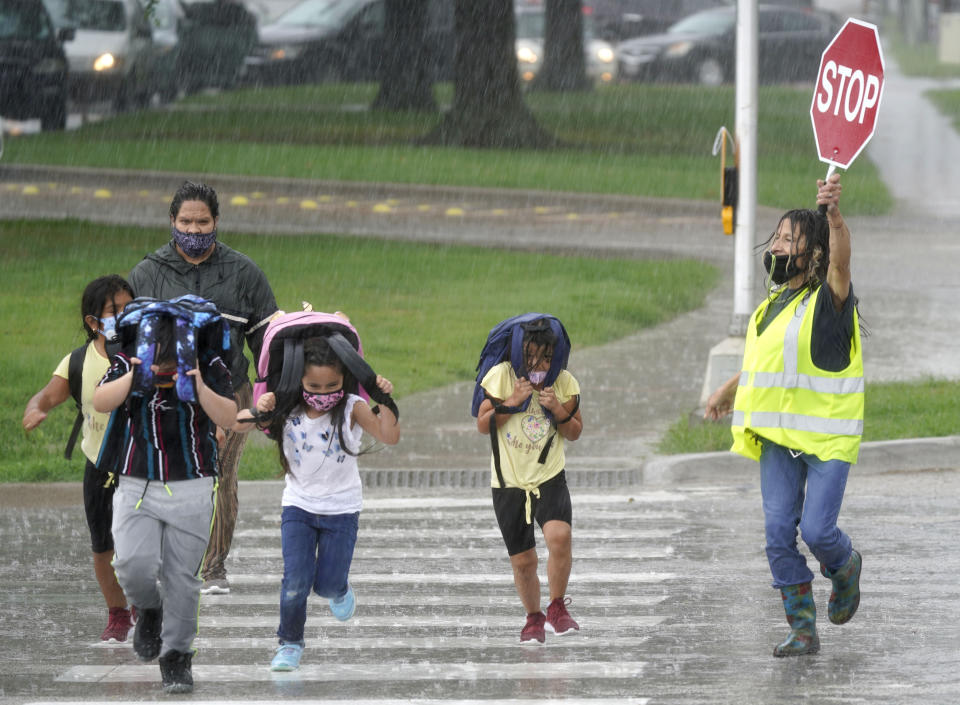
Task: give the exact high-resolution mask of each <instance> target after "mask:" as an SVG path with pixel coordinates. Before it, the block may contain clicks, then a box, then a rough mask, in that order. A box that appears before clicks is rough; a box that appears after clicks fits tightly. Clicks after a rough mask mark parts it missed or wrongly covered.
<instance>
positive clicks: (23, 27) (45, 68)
mask: <svg viewBox="0 0 960 705" xmlns="http://www.w3.org/2000/svg"><path fill="white" fill-rule="evenodd" d="M72 36H73V31H72V30H70V29H61V30H59V31H56V30H54V26H53V23H52V22H51V20H50V15H49V14H48V13H47V10H46V8H45V7H44V6H43V4H42V3H41V1H40V0H0V115H6V116H7V117H9V118H14V119H15V120H26V119H29V118H37V117H38V118H40V126H41V128H42V129H44V130H62V129H63V128H64V127H65V126H66V123H67V66H68V64H67V58H66V55H65V54H64V51H63V46H62V43H63V42H64V41H66V40H68V39H70V38H71V37H72Z"/></svg>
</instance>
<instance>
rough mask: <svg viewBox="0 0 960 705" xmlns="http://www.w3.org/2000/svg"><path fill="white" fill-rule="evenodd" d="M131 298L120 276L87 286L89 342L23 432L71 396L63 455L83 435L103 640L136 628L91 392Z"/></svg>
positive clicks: (61, 369) (101, 422)
mask: <svg viewBox="0 0 960 705" xmlns="http://www.w3.org/2000/svg"><path fill="white" fill-rule="evenodd" d="M132 300H133V290H132V289H131V288H130V285H129V284H128V283H127V282H126V280H124V279H123V278H122V277H120V276H118V275H116V274H111V275H108V276H105V277H98V278H97V279H94V280H93V281H92V282H90V283H89V284H87V286H86V288H85V289H84V290H83V296H82V298H81V300H80V315H81V318H82V320H83V329H84V331H85V332H86V334H87V342H85V343H84V344H83V345H81V346H80V347H78V348H77V349H75V350H74V351H73V352H72V353H70V354H69V355H67V356H66V357H64V358H63V359H62V360H61V361H60V364H59V365H57V369H56V370H54V372H53V377H51V379H50V381H49V382H48V383H47V385H46V386H45V387H44V388H43V389H41V390H40V391H39V392H37V393H36V394H34V395H33V397H32V398H31V399H30V401H29V402H28V403H27V408H26V409H25V410H24V412H23V428H24V430H25V431H27V432H30V431H32V430H33V429H35V428H36V427H37V426H39V425H40V424H41V423H43V421H44V420H45V419H46V418H47V414H48V413H49V412H50V411H51V409H53V408H54V407H56V406H59V405H60V404H62V403H63V402H65V401H67V400H68V399H70V398H71V397H73V402H74V404H75V405H76V408H77V417H76V420H75V421H74V424H73V431H72V432H71V434H70V439H69V440H68V441H67V448H66V451H65V452H64V456H65V457H66V458H67V459H68V460H69V459H70V457H71V455H72V453H73V447H74V444H75V443H76V440H77V436H78V435H79V433H80V431H81V430H82V431H83V440H82V441H81V442H80V449H81V450H82V451H83V454H84V455H85V456H86V466H85V467H84V471H83V508H84V512H85V513H86V517H87V528H88V529H89V530H90V545H91V548H92V550H93V572H94V574H95V575H96V577H97V584H98V585H99V586H100V592H101V593H102V594H103V599H104V600H105V601H106V603H107V610H108V616H107V626H106V628H105V629H104V630H103V633H102V634H101V635H100V639H101V640H103V641H108V642H123V641H126V640H127V633H128V632H129V631H130V627H132V626H133V622H132V615H131V613H130V610H129V609H128V608H127V598H126V597H125V596H124V594H123V590H122V589H120V584H119V583H118V582H117V576H116V575H115V574H114V572H113V566H112V565H111V562H112V561H113V535H112V534H111V533H110V526H111V524H112V523H113V492H114V488H115V487H116V478H115V477H114V476H112V475H110V473H108V472H105V471H103V470H100V469H98V468H97V465H96V461H97V457H98V454H99V453H100V445H101V443H102V442H103V438H104V431H105V429H106V427H107V419H108V416H109V415H108V414H101V413H99V412H97V411H95V410H94V408H93V390H94V389H95V388H96V386H97V383H98V382H99V381H100V379H101V378H102V377H103V375H104V373H105V372H106V371H107V368H108V367H109V366H110V362H109V360H108V355H107V343H108V341H112V340H113V339H114V337H115V335H116V322H117V316H119V315H120V313H121V312H122V311H123V308H124V306H126V305H127V304H128V303H130V301H132Z"/></svg>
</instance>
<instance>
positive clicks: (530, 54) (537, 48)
mask: <svg viewBox="0 0 960 705" xmlns="http://www.w3.org/2000/svg"><path fill="white" fill-rule="evenodd" d="M544 19H545V18H544V9H543V8H542V7H536V6H532V5H527V6H519V5H518V6H517V63H518V65H519V69H520V80H521V81H523V82H524V83H530V82H531V81H532V80H533V79H534V78H535V77H536V75H537V73H538V72H539V71H540V66H541V64H542V63H543V35H544ZM583 49H584V52H586V60H587V76H589V77H590V78H592V79H593V80H594V81H595V82H596V83H612V82H613V81H614V79H616V77H617V61H616V54H615V52H614V48H613V45H612V44H610V43H609V42H606V41H604V40H602V39H597V38H595V37H594V35H593V23H592V21H591V17H590V16H589V15H584V17H583Z"/></svg>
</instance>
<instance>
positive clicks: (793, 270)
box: [763, 250, 802, 285]
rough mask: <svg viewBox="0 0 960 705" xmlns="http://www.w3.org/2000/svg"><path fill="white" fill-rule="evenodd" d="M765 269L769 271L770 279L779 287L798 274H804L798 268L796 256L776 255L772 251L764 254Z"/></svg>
mask: <svg viewBox="0 0 960 705" xmlns="http://www.w3.org/2000/svg"><path fill="white" fill-rule="evenodd" d="M763 268H764V269H766V270H767V274H769V275H770V279H771V280H772V281H773V283H774V284H777V285H780V284H784V283H786V282H788V281H790V280H791V279H793V278H794V277H795V276H797V275H798V274H802V270H801V269H800V268H799V267H798V266H797V258H796V257H795V256H791V255H775V254H773V253H772V252H770V250H767V251H766V252H764V253H763ZM771 270H772V271H771Z"/></svg>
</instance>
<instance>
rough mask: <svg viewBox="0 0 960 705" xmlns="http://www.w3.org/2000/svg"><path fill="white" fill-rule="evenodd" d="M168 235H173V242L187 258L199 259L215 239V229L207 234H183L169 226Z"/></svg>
mask: <svg viewBox="0 0 960 705" xmlns="http://www.w3.org/2000/svg"><path fill="white" fill-rule="evenodd" d="M170 233H171V234H172V235H173V241H174V242H175V243H177V244H178V245H179V246H180V249H181V250H183V251H184V253H185V254H186V255H187V256H188V257H199V256H200V255H202V254H203V253H204V252H206V251H207V250H209V249H210V245H212V244H213V243H214V242H215V241H216V239H217V231H216V228H214V230H213V231H212V232H209V233H185V232H183V231H181V230H177V229H176V227H174V226H171V227H170Z"/></svg>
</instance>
